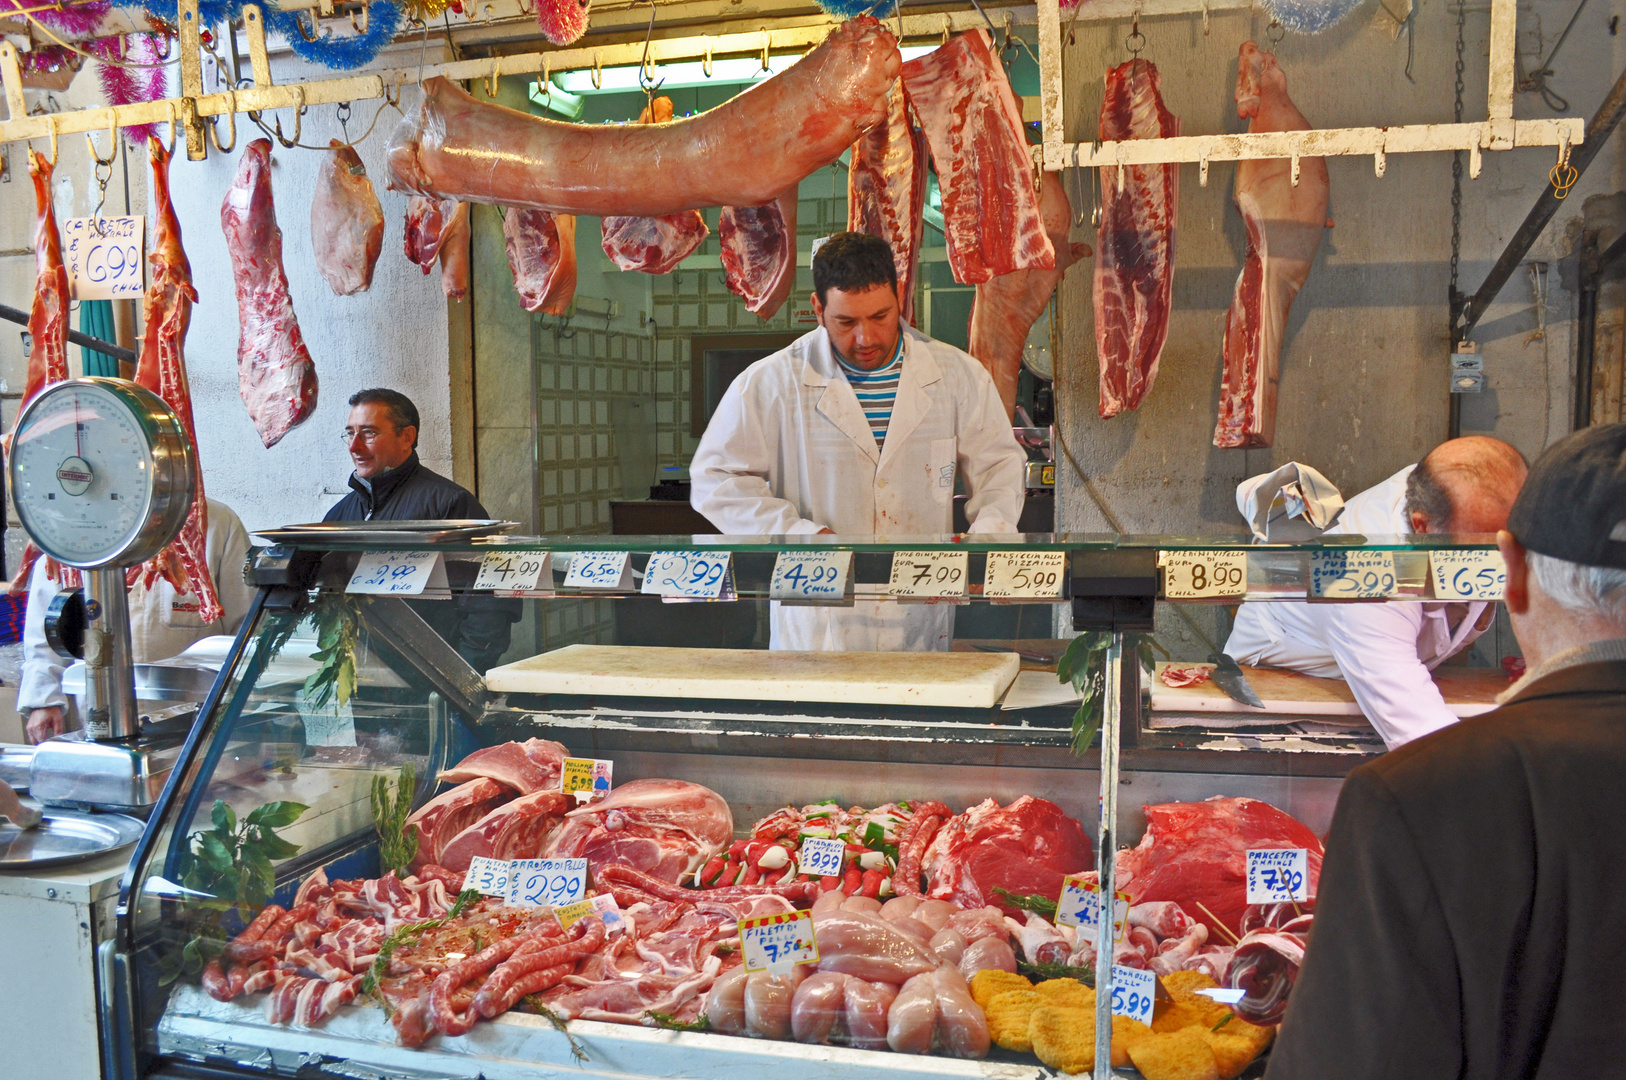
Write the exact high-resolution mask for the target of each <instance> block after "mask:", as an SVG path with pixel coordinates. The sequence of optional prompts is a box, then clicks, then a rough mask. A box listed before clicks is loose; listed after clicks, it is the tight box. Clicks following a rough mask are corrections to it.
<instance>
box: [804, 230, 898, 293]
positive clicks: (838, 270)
mask: <svg viewBox="0 0 1626 1080" xmlns="http://www.w3.org/2000/svg"><path fill="white" fill-rule="evenodd" d="M876 285H885V286H886V287H887V288H889V289H891V290H892V291H893V292H896V291H897V289H898V267H897V264H896V263H894V262H893V261H892V245H890V244H888V243H887V242H886V241H885V240H882V239H881V238H880V237H879V236H871V235H870V234H869V233H862V232H842V233H836V234H835V235H834V236H832V237H830V239H828V240H826V241H825V242H824V243H823V244H821V245H820V246H819V250H818V252H817V253H816V254H815V255H814V256H813V291H814V292H815V293H817V294H818V297H819V303H821V304H823V303H824V302H825V299H826V294H828V292H829V291H830V290H831V289H840V290H841V291H842V292H863V291H865V290H866V289H871V288H874V287H875V286H876Z"/></svg>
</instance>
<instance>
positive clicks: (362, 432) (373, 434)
mask: <svg viewBox="0 0 1626 1080" xmlns="http://www.w3.org/2000/svg"><path fill="white" fill-rule="evenodd" d="M380 434H382V433H381V432H380V431H379V430H378V429H377V428H370V427H364V428H345V429H344V434H342V435H340V436H339V438H340V439H342V440H343V441H344V444H345V445H346V446H349V445H350V444H351V443H353V442H355V441H356V440H357V439H360V440H361V441H362V442H364V443H369V444H371V443H373V442H376V441H377V440H378V436H379V435H380Z"/></svg>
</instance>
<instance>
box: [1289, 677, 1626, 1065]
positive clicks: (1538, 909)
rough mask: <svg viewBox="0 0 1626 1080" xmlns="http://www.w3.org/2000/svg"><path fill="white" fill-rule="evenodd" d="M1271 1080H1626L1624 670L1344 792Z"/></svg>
mask: <svg viewBox="0 0 1626 1080" xmlns="http://www.w3.org/2000/svg"><path fill="white" fill-rule="evenodd" d="M1319 893H1320V895H1319V897H1318V899H1317V903H1316V919H1315V928H1314V930H1313V932H1312V935H1311V941H1310V946H1309V950H1308V954H1307V956H1306V958H1305V964H1304V970H1303V971H1302V973H1301V974H1300V976H1299V979H1298V983H1297V985H1296V986H1295V987H1294V989H1293V996H1292V998H1291V1000H1290V1001H1289V1004H1288V1009H1287V1017H1286V1021H1285V1022H1284V1023H1283V1025H1282V1029H1281V1036H1280V1038H1279V1039H1278V1041H1277V1043H1276V1047H1275V1049H1274V1050H1273V1051H1272V1052H1271V1057H1270V1067H1269V1070H1268V1071H1267V1072H1266V1074H1265V1075H1266V1080H1298V1078H1301V1077H1302V1078H1305V1080H1309V1078H1312V1077H1313V1078H1315V1080H1338V1078H1343V1077H1360V1078H1368V1077H1369V1078H1372V1080H1378V1078H1380V1077H1381V1078H1384V1080H1389V1078H1393V1077H1406V1078H1407V1080H1434V1078H1442V1080H1443V1078H1450V1080H1456V1078H1458V1077H1462V1078H1464V1080H1480V1078H1491V1077H1497V1078H1501V1077H1507V1078H1514V1077H1518V1078H1543V1080H1546V1078H1551V1080H1560V1078H1562V1080H1580V1078H1583V1077H1584V1078H1586V1080H1599V1078H1603V1077H1626V1044H1623V1043H1622V1040H1621V1033H1622V1032H1623V1031H1626V663H1623V662H1615V661H1609V662H1599V663H1588V664H1581V665H1578V666H1575V667H1570V668H1563V669H1560V670H1558V671H1554V672H1552V673H1551V674H1549V675H1546V676H1543V677H1542V678H1540V679H1538V680H1536V681H1535V682H1534V683H1532V684H1531V685H1530V686H1527V687H1525V688H1524V689H1522V690H1521V691H1520V692H1519V693H1518V694H1517V695H1516V696H1515V697H1514V699H1513V700H1512V701H1510V702H1509V703H1508V704H1507V705H1505V706H1503V707H1502V708H1500V709H1497V710H1496V711H1494V712H1492V713H1489V714H1487V715H1485V716H1482V717H1478V718H1475V719H1470V720H1465V721H1463V722H1462V723H1460V724H1456V725H1454V726H1452V727H1449V728H1446V729H1444V730H1442V731H1438V732H1435V733H1434V734H1432V735H1429V736H1428V737H1426V738H1423V739H1419V740H1418V741H1416V742H1414V743H1411V744H1409V745H1407V746H1404V747H1402V748H1401V749H1399V750H1396V751H1393V752H1392V753H1390V754H1388V755H1387V756H1385V757H1383V758H1382V759H1380V760H1378V761H1375V762H1372V763H1371V764H1368V765H1363V766H1362V767H1360V768H1358V769H1356V770H1355V771H1353V772H1351V773H1350V774H1349V779H1348V781H1347V782H1346V783H1345V784H1344V788H1343V791H1342V793H1341V794H1340V795H1339V798H1338V808H1337V810H1336V812H1335V813H1334V815H1333V823H1332V830H1331V832H1330V833H1329V834H1328V837H1327V859H1326V865H1325V866H1324V867H1323V869H1322V874H1321V883H1320V890H1319Z"/></svg>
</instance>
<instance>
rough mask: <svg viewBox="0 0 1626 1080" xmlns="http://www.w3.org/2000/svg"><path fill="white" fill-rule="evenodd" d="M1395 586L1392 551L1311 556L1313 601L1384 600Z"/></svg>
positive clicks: (1311, 592) (1318, 552) (1311, 595)
mask: <svg viewBox="0 0 1626 1080" xmlns="http://www.w3.org/2000/svg"><path fill="white" fill-rule="evenodd" d="M1396 584H1397V581H1396V578H1395V556H1394V552H1392V551H1361V550H1359V549H1356V550H1353V551H1337V550H1333V551H1312V552H1310V587H1309V589H1308V590H1307V591H1308V593H1309V598H1310V599H1311V600H1382V599H1385V598H1387V597H1390V596H1393V595H1395V588H1396Z"/></svg>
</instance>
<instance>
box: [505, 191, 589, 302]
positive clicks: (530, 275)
mask: <svg viewBox="0 0 1626 1080" xmlns="http://www.w3.org/2000/svg"><path fill="white" fill-rule="evenodd" d="M502 235H503V240H504V241H505V243H506V246H507V249H508V269H509V270H511V271H513V273H514V289H515V291H517V292H518V293H519V303H520V306H521V307H523V308H524V309H525V310H526V311H540V312H541V313H542V314H544V315H563V314H565V313H566V312H568V311H569V310H570V305H571V302H572V301H573V300H575V298H576V215H574V214H550V213H549V212H548V211H546V210H519V209H510V210H509V211H508V216H507V217H506V218H504V219H503V223H502Z"/></svg>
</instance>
